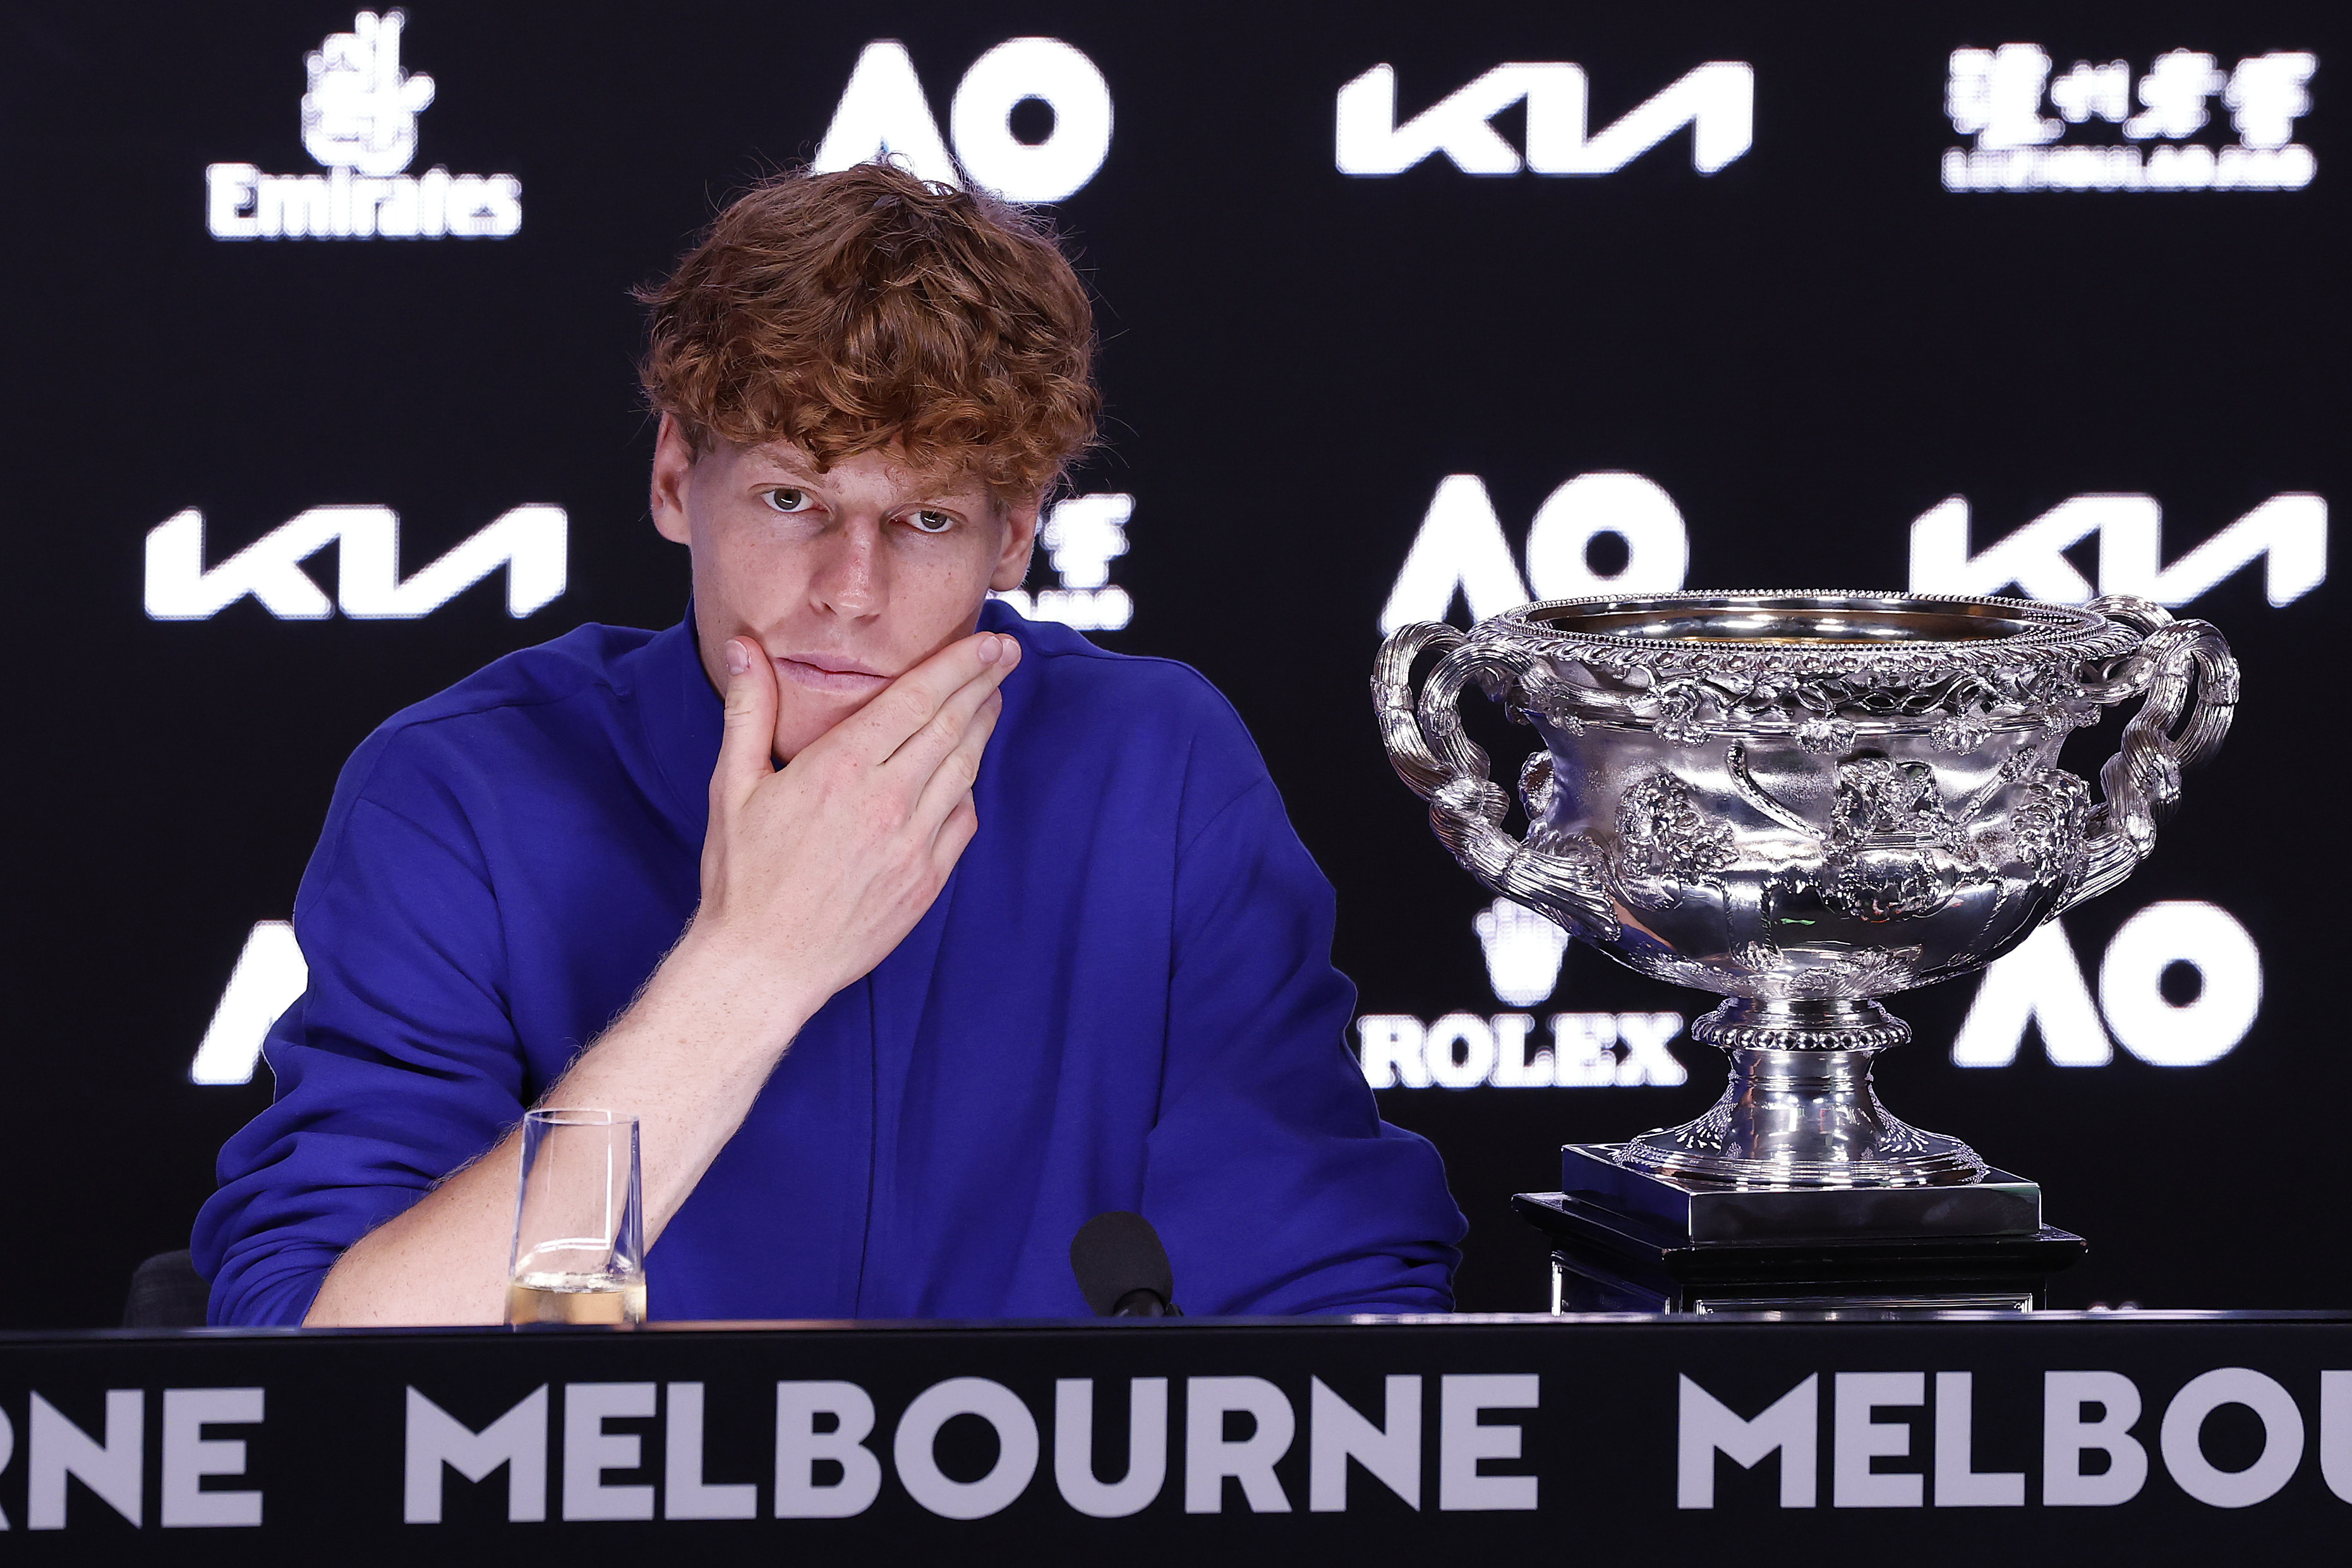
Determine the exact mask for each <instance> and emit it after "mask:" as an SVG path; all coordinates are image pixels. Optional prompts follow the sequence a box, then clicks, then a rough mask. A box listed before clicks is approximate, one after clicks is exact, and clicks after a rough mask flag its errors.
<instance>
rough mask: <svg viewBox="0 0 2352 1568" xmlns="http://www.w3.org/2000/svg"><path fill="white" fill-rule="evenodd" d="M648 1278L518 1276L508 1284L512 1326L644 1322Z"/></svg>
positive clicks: (555, 1274)
mask: <svg viewBox="0 0 2352 1568" xmlns="http://www.w3.org/2000/svg"><path fill="white" fill-rule="evenodd" d="M507 1321H508V1322H509V1323H642V1322H644V1321H646V1277H645V1276H644V1275H642V1274H635V1275H625V1276H621V1277H618V1278H616V1277H614V1276H613V1275H610V1274H557V1273H552V1272H533V1273H529V1274H520V1275H517V1276H516V1277H515V1278H514V1279H512V1280H510V1281H509V1283H508V1285H507Z"/></svg>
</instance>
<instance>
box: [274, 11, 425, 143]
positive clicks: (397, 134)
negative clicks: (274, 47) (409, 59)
mask: <svg viewBox="0 0 2352 1568" xmlns="http://www.w3.org/2000/svg"><path fill="white" fill-rule="evenodd" d="M407 20H408V18H407V17H406V16H403V15H402V14H401V13H400V12H398V11H387V12H385V13H384V14H383V16H377V15H376V14H375V13H374V12H373V11H362V12H361V13H360V14H359V16H356V17H354V18H353V19H352V30H351V31H350V32H348V33H330V34H328V35H327V41H326V42H325V43H323V44H321V45H320V47H318V48H316V49H313V50H312V51H311V52H310V54H309V55H308V56H306V57H304V58H303V62H302V63H303V65H304V67H305V68H307V69H308V70H309V72H310V90H309V91H307V92H305V93H304V94H303V95H302V145H303V146H305V147H307V148H309V149H310V156H312V157H313V158H316V159H317V160H319V162H320V164H321V165H322V166H324V167H326V168H330V169H333V168H347V169H352V170H354V171H356V172H357V173H359V174H399V173H400V172H401V171H402V170H403V169H405V168H407V167H408V165H409V162H410V160H412V159H414V158H415V156H416V114H417V111H418V110H421V109H423V108H424V107H425V105H426V104H429V103H431V102H432V101H433V79H432V78H431V77H429V76H410V75H409V74H408V73H407V72H405V71H404V70H402V69H401V68H400V30H401V28H402V27H403V26H404V25H406V23H407Z"/></svg>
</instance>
